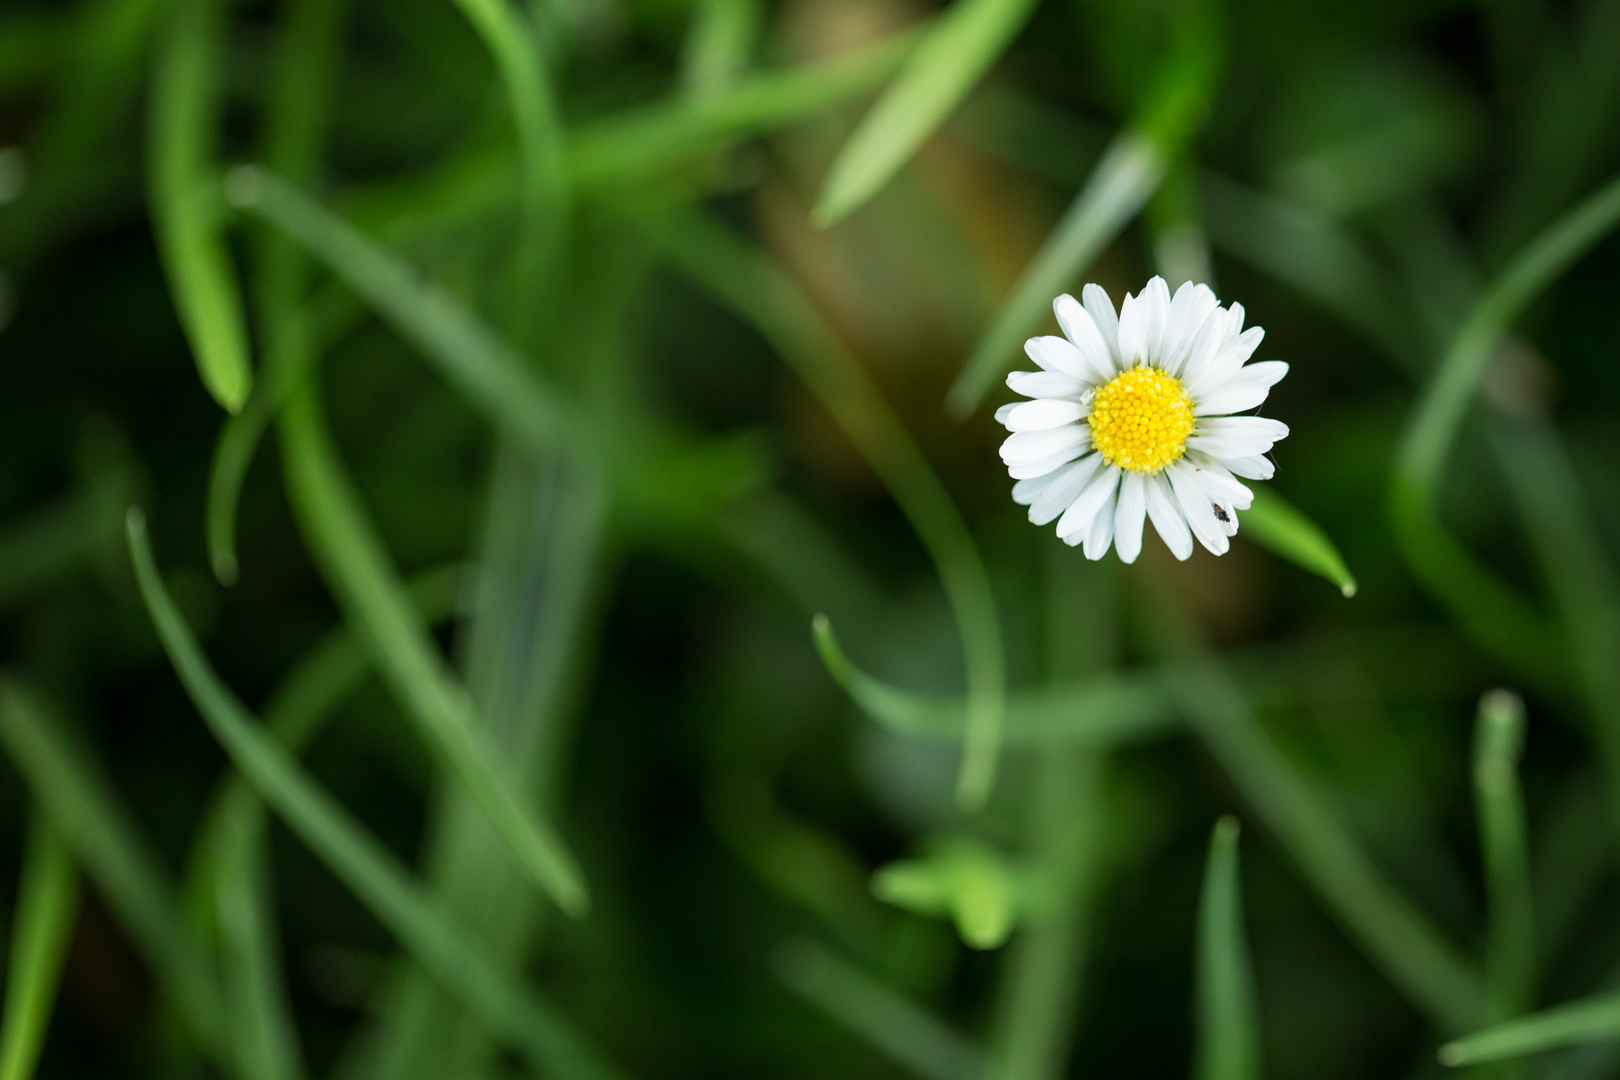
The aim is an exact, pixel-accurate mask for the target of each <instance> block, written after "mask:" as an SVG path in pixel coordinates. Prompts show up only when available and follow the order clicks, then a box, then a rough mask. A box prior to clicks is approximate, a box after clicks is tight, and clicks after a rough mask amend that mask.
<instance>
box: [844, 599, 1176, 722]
mask: <svg viewBox="0 0 1620 1080" xmlns="http://www.w3.org/2000/svg"><path fill="white" fill-rule="evenodd" d="M812 631H813V632H814V635H815V643H816V649H817V651H818V652H820V654H821V659H822V663H824V664H825V665H826V667H827V671H828V672H829V673H830V674H831V675H832V677H833V678H834V679H835V680H837V682H838V684H839V685H840V686H842V687H843V688H844V690H845V691H846V692H848V694H849V696H850V697H851V698H853V699H854V701H855V703H856V704H857V705H859V706H860V707H861V709H862V711H863V712H865V713H866V714H867V715H868V716H870V717H871V718H872V719H873V720H875V721H877V722H878V723H880V724H882V725H884V726H885V727H889V728H893V729H894V730H895V731H899V732H902V733H904V734H907V735H913V736H917V737H920V738H930V739H954V738H959V737H960V736H961V734H962V732H963V731H964V730H965V729H966V727H967V723H968V713H967V707H966V703H965V702H964V701H963V700H962V699H960V698H936V697H927V696H924V695H922V694H915V693H912V692H910V691H907V690H902V689H900V688H899V687H896V686H893V685H891V684H889V683H886V682H884V681H882V680H881V679H877V678H874V677H873V676H871V675H869V674H867V673H866V672H864V671H862V670H861V669H860V668H858V667H856V666H855V665H854V664H853V663H852V662H851V661H850V659H849V657H847V656H846V655H844V651H843V648H842V647H841V646H840V645H839V644H838V638H837V637H836V636H835V635H834V634H833V630H832V625H831V623H829V622H828V621H827V619H826V618H825V617H824V616H818V617H817V618H816V620H815V621H814V623H813V624H812ZM1176 723H1177V712H1176V708H1175V702H1174V699H1173V697H1172V696H1171V694H1170V693H1169V691H1168V690H1167V689H1166V687H1165V684H1164V680H1163V678H1162V677H1161V676H1160V675H1159V674H1158V673H1156V672H1154V673H1150V674H1148V675H1145V676H1141V675H1138V676H1134V677H1133V676H1130V675H1120V674H1113V673H1102V674H1098V675H1095V676H1092V677H1091V678H1089V679H1086V680H1084V681H1081V682H1078V683H1074V684H1071V685H1067V686H1065V685H1057V686H1052V687H1046V688H1042V689H1038V690H1032V691H1029V692H1026V693H1022V694H1016V695H1014V696H1012V697H1011V698H1009V699H1008V702H1007V714H1006V722H1005V727H1004V730H1003V733H1004V735H1005V737H1006V740H1007V743H1008V744H1009V745H1012V746H1052V745H1058V744H1062V745H1092V746H1098V747H1106V746H1111V745H1114V744H1116V743H1121V742H1128V741H1134V740H1137V739H1142V738H1146V737H1149V736H1152V735H1156V734H1159V733H1161V732H1164V731H1167V730H1171V729H1173V728H1174V727H1175V725H1176Z"/></svg>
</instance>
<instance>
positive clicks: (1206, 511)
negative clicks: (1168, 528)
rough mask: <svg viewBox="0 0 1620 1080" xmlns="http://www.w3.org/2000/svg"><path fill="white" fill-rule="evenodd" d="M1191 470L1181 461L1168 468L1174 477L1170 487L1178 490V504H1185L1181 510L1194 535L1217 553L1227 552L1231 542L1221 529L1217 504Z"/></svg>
mask: <svg viewBox="0 0 1620 1080" xmlns="http://www.w3.org/2000/svg"><path fill="white" fill-rule="evenodd" d="M1190 473H1191V469H1189V468H1188V467H1187V466H1186V465H1184V464H1183V463H1182V462H1179V461H1178V462H1176V463H1175V464H1174V465H1172V466H1170V467H1169V468H1168V469H1166V470H1165V474H1166V475H1167V476H1168V477H1169V478H1170V488H1171V490H1172V491H1174V492H1175V495H1176V503H1177V505H1179V506H1180V507H1181V513H1182V515H1183V516H1184V517H1185V518H1186V519H1187V524H1188V526H1190V527H1191V529H1192V532H1193V535H1194V536H1196V537H1198V542H1199V543H1200V544H1203V545H1204V546H1205V547H1206V548H1208V549H1209V550H1210V551H1211V552H1213V553H1214V554H1216V555H1225V554H1226V551H1227V548H1229V547H1230V546H1231V545H1230V544H1229V543H1228V542H1227V539H1226V534H1225V533H1224V532H1222V531H1221V527H1220V522H1219V521H1217V520H1216V518H1215V504H1214V503H1212V502H1211V501H1210V499H1209V496H1208V495H1206V494H1204V491H1203V489H1202V488H1200V487H1199V486H1198V482H1197V481H1196V480H1194V479H1193V478H1192V477H1191V475H1190Z"/></svg>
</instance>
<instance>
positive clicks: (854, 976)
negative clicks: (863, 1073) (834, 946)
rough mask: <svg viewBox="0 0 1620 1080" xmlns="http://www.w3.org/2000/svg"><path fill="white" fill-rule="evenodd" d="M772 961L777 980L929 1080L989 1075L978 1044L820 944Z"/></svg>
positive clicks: (797, 943) (979, 1079)
mask: <svg viewBox="0 0 1620 1080" xmlns="http://www.w3.org/2000/svg"><path fill="white" fill-rule="evenodd" d="M771 961H772V966H773V967H774V968H775V969H776V974H777V977H778V978H780V979H781V980H782V981H783V982H784V983H786V984H787V985H788V986H789V987H790V988H791V989H793V990H794V991H796V992H797V993H799V994H800V995H802V996H803V997H804V998H805V999H806V1000H808V1001H810V1002H812V1003H813V1004H815V1005H817V1006H818V1007H820V1008H821V1009H823V1010H825V1011H826V1012H827V1013H828V1015H830V1016H832V1017H833V1018H834V1019H835V1020H837V1021H839V1022H840V1023H842V1024H843V1025H844V1026H846V1027H848V1028H849V1029H850V1030H851V1031H853V1032H855V1034H857V1035H859V1036H861V1037H862V1038H864V1039H865V1040H866V1041H867V1042H869V1043H871V1044H872V1045H873V1046H874V1047H875V1048H877V1049H878V1050H879V1051H881V1052H882V1053H883V1055H884V1056H885V1057H887V1058H888V1059H889V1060H890V1061H893V1062H894V1063H895V1064H897V1065H900V1066H901V1067H903V1068H905V1069H906V1070H908V1071H909V1072H912V1073H914V1074H915V1075H917V1076H920V1077H923V1078H924V1080H983V1078H985V1077H987V1076H988V1075H989V1070H988V1069H987V1067H986V1064H985V1060H984V1055H983V1053H982V1052H981V1051H980V1050H979V1048H978V1047H976V1046H974V1045H973V1043H971V1042H969V1041H968V1040H967V1039H965V1038H963V1037H962V1036H961V1035H958V1034H957V1033H956V1032H955V1031H952V1030H951V1029H950V1028H949V1027H946V1026H945V1024H944V1022H943V1021H941V1020H939V1019H938V1018H936V1017H935V1016H934V1015H933V1014H931V1013H929V1012H928V1011H926V1010H925V1009H922V1008H921V1007H919V1006H917V1005H915V1004H913V1003H912V1002H910V1001H907V1000H906V999H905V998H904V997H901V996H900V995H899V994H898V993H896V992H895V991H893V990H891V989H889V988H888V987H886V986H884V985H883V984H882V983H880V982H878V981H877V980H875V979H873V978H872V977H871V976H869V975H867V974H866V973H865V972H862V971H860V970H859V969H858V968H856V967H854V966H853V965H851V964H849V963H848V962H847V961H845V960H843V959H841V958H840V957H838V956H835V955H834V954H833V953H831V952H830V951H828V950H827V949H825V948H823V947H822V946H821V945H818V944H816V943H815V942H814V941H810V940H807V939H804V938H792V939H789V940H787V941H784V942H783V943H782V944H781V945H779V946H778V947H777V949H776V952H775V954H774V955H773V956H772V958H771Z"/></svg>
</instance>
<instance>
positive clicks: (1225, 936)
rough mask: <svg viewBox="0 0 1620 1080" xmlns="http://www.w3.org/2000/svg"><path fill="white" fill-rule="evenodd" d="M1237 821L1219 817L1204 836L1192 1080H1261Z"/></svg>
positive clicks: (1258, 1021)
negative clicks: (1205, 850) (1206, 848)
mask: <svg viewBox="0 0 1620 1080" xmlns="http://www.w3.org/2000/svg"><path fill="white" fill-rule="evenodd" d="M1238 831H1239V829H1238V822H1237V819H1236V818H1234V817H1223V818H1221V820H1220V821H1218V822H1216V823H1215V829H1214V831H1213V832H1212V833H1211V834H1210V838H1209V861H1208V863H1206V864H1205V866H1204V889H1203V894H1202V895H1201V896H1200V898H1199V901H1198V977H1197V980H1196V981H1197V987H1198V1049H1197V1052H1196V1066H1195V1068H1194V1069H1193V1076H1194V1078H1195V1080H1260V1008H1259V1004H1258V1003H1257V1002H1256V1000H1255V994H1254V971H1253V968H1252V966H1251V965H1250V963H1249V941H1248V934H1247V933H1246V932H1245V931H1244V929H1243V895H1242V888H1241V886H1240V885H1239V880H1238Z"/></svg>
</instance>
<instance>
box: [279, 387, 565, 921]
mask: <svg viewBox="0 0 1620 1080" xmlns="http://www.w3.org/2000/svg"><path fill="white" fill-rule="evenodd" d="M280 432H281V443H282V455H283V460H284V462H285V469H286V475H287V484H288V489H289V495H290V497H291V500H292V503H293V507H294V511H295V513H296V515H297V517H298V519H299V523H300V525H301V527H302V529H303V531H304V534H305V536H306V537H307V539H308V542H309V544H310V547H311V549H312V551H313V552H314V554H315V556H316V562H317V563H318V564H319V565H320V566H321V568H322V570H323V572H324V573H325V576H326V578H327V581H328V583H329V585H330V586H331V588H332V590H333V591H334V593H336V595H337V596H338V599H339V600H340V602H341V603H342V605H343V607H344V609H345V611H346V613H347V614H348V616H349V618H350V619H351V620H352V621H353V622H354V624H355V625H356V627H358V628H360V629H361V631H362V632H363V633H364V634H365V636H366V637H367V639H368V640H369V641H370V643H371V645H372V648H373V649H374V651H375V653H376V657H377V661H378V664H379V665H380V666H381V668H382V671H383V674H384V676H385V678H386V680H387V682H388V684H389V685H390V687H391V688H392V689H393V691H394V694H395V696H396V698H397V699H398V700H399V703H400V705H401V707H402V708H403V709H404V711H405V712H406V714H407V715H408V716H409V717H410V718H411V719H412V720H413V721H415V723H416V726H417V729H418V731H419V732H420V733H421V735H422V737H423V739H424V741H425V742H426V743H427V745H428V747H429V748H430V749H431V750H433V751H434V753H435V754H436V755H437V757H438V758H439V760H440V761H441V762H442V764H443V765H444V766H445V768H446V769H447V770H448V771H449V773H450V774H451V775H452V776H453V777H455V779H456V780H457V781H458V782H459V783H460V784H461V785H462V787H463V788H464V789H465V790H466V792H467V793H468V795H470V796H471V797H472V799H473V801H474V802H475V803H477V805H478V806H479V808H480V809H481V810H482V811H483V812H484V814H485V815H486V816H487V817H488V819H489V822H490V824H491V825H492V826H494V828H495V831H496V832H497V833H499V834H500V836H501V837H502V839H503V840H505V841H506V843H507V845H508V846H509V847H510V849H511V851H512V854H513V856H514V858H515V859H516V861H517V863H518V865H519V866H520V867H522V868H523V869H524V871H525V872H526V873H528V874H529V875H530V877H531V878H532V880H533V881H534V883H535V884H536V885H538V886H539V887H540V888H541V890H542V891H544V892H546V893H547V894H549V895H550V896H551V897H552V898H553V899H554V900H556V901H557V903H558V905H559V906H560V907H561V908H562V909H563V910H564V911H566V912H568V913H569V914H570V915H574V916H576V917H578V916H582V915H584V913H585V911H586V910H587V909H588V907H589V906H590V900H589V897H588V895H587V894H586V891H585V881H584V877H583V875H582V874H581V873H580V870H579V867H578V864H577V863H576V862H575V861H574V857H573V856H572V855H571V854H570V853H569V852H568V850H567V848H566V847H565V846H564V845H563V842H562V840H561V839H560V838H559V837H558V836H557V835H556V833H555V832H554V831H553V830H552V829H551V828H550V826H549V825H547V824H546V823H544V822H543V821H541V820H540V819H539V818H538V817H537V816H536V814H535V813H534V812H533V811H532V810H531V809H529V808H528V807H527V806H525V805H524V803H523V801H522V800H521V799H519V797H518V796H517V794H516V793H515V791H514V790H513V778H512V777H511V776H510V775H509V773H508V771H507V770H505V769H504V768H502V767H501V766H500V765H499V764H497V759H496V758H495V756H494V755H493V753H492V752H491V748H490V746H489V745H488V743H487V741H486V739H485V737H484V736H483V735H482V734H481V733H480V732H479V730H478V728H479V724H478V723H477V722H476V720H475V716H476V710H475V708H474V706H473V702H472V699H471V697H470V696H469V695H468V693H467V691H466V688H465V687H463V686H462V685H461V684H460V682H458V681H457V680H456V679H455V677H454V675H452V674H451V672H450V671H449V669H448V668H447V667H446V665H445V663H444V660H443V658H442V657H441V656H440V655H439V653H438V650H437V649H436V648H435V647H434V645H433V643H432V641H431V639H430V638H429V637H428V634H427V630H426V628H425V627H424V626H423V625H422V623H421V620H420V619H419V618H418V617H417V615H416V613H415V611H414V610H412V608H411V605H410V601H409V599H408V598H407V597H406V595H405V593H404V589H403V588H402V587H401V585H400V583H399V582H398V580H397V579H396V577H395V574H394V571H393V568H392V567H391V566H390V565H389V561H388V556H387V553H386V550H385V548H384V547H383V544H382V541H381V540H380V539H379V538H378V537H377V536H376V533H375V531H374V530H373V528H372V527H371V523H370V522H369V521H368V520H367V519H366V516H365V513H364V511H363V510H362V508H361V506H360V502H359V499H358V497H357V496H356V494H355V493H354V491H353V490H352V489H351V488H350V485H349V483H348V479H347V477H345V476H344V475H343V473H342V469H341V466H340V464H339V463H338V458H337V453H336V449H335V448H334V447H333V446H332V445H331V442H330V437H329V435H328V433H327V431H326V429H325V424H324V421H323V420H322V418H321V417H320V415H319V411H318V406H317V405H316V404H315V401H314V391H313V389H312V388H310V387H309V386H308V384H307V383H306V385H305V386H303V387H302V388H300V389H299V390H297V391H295V392H294V393H293V394H292V395H291V397H289V399H288V401H287V403H286V405H285V406H284V407H283V409H282V414H281V427H280Z"/></svg>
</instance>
